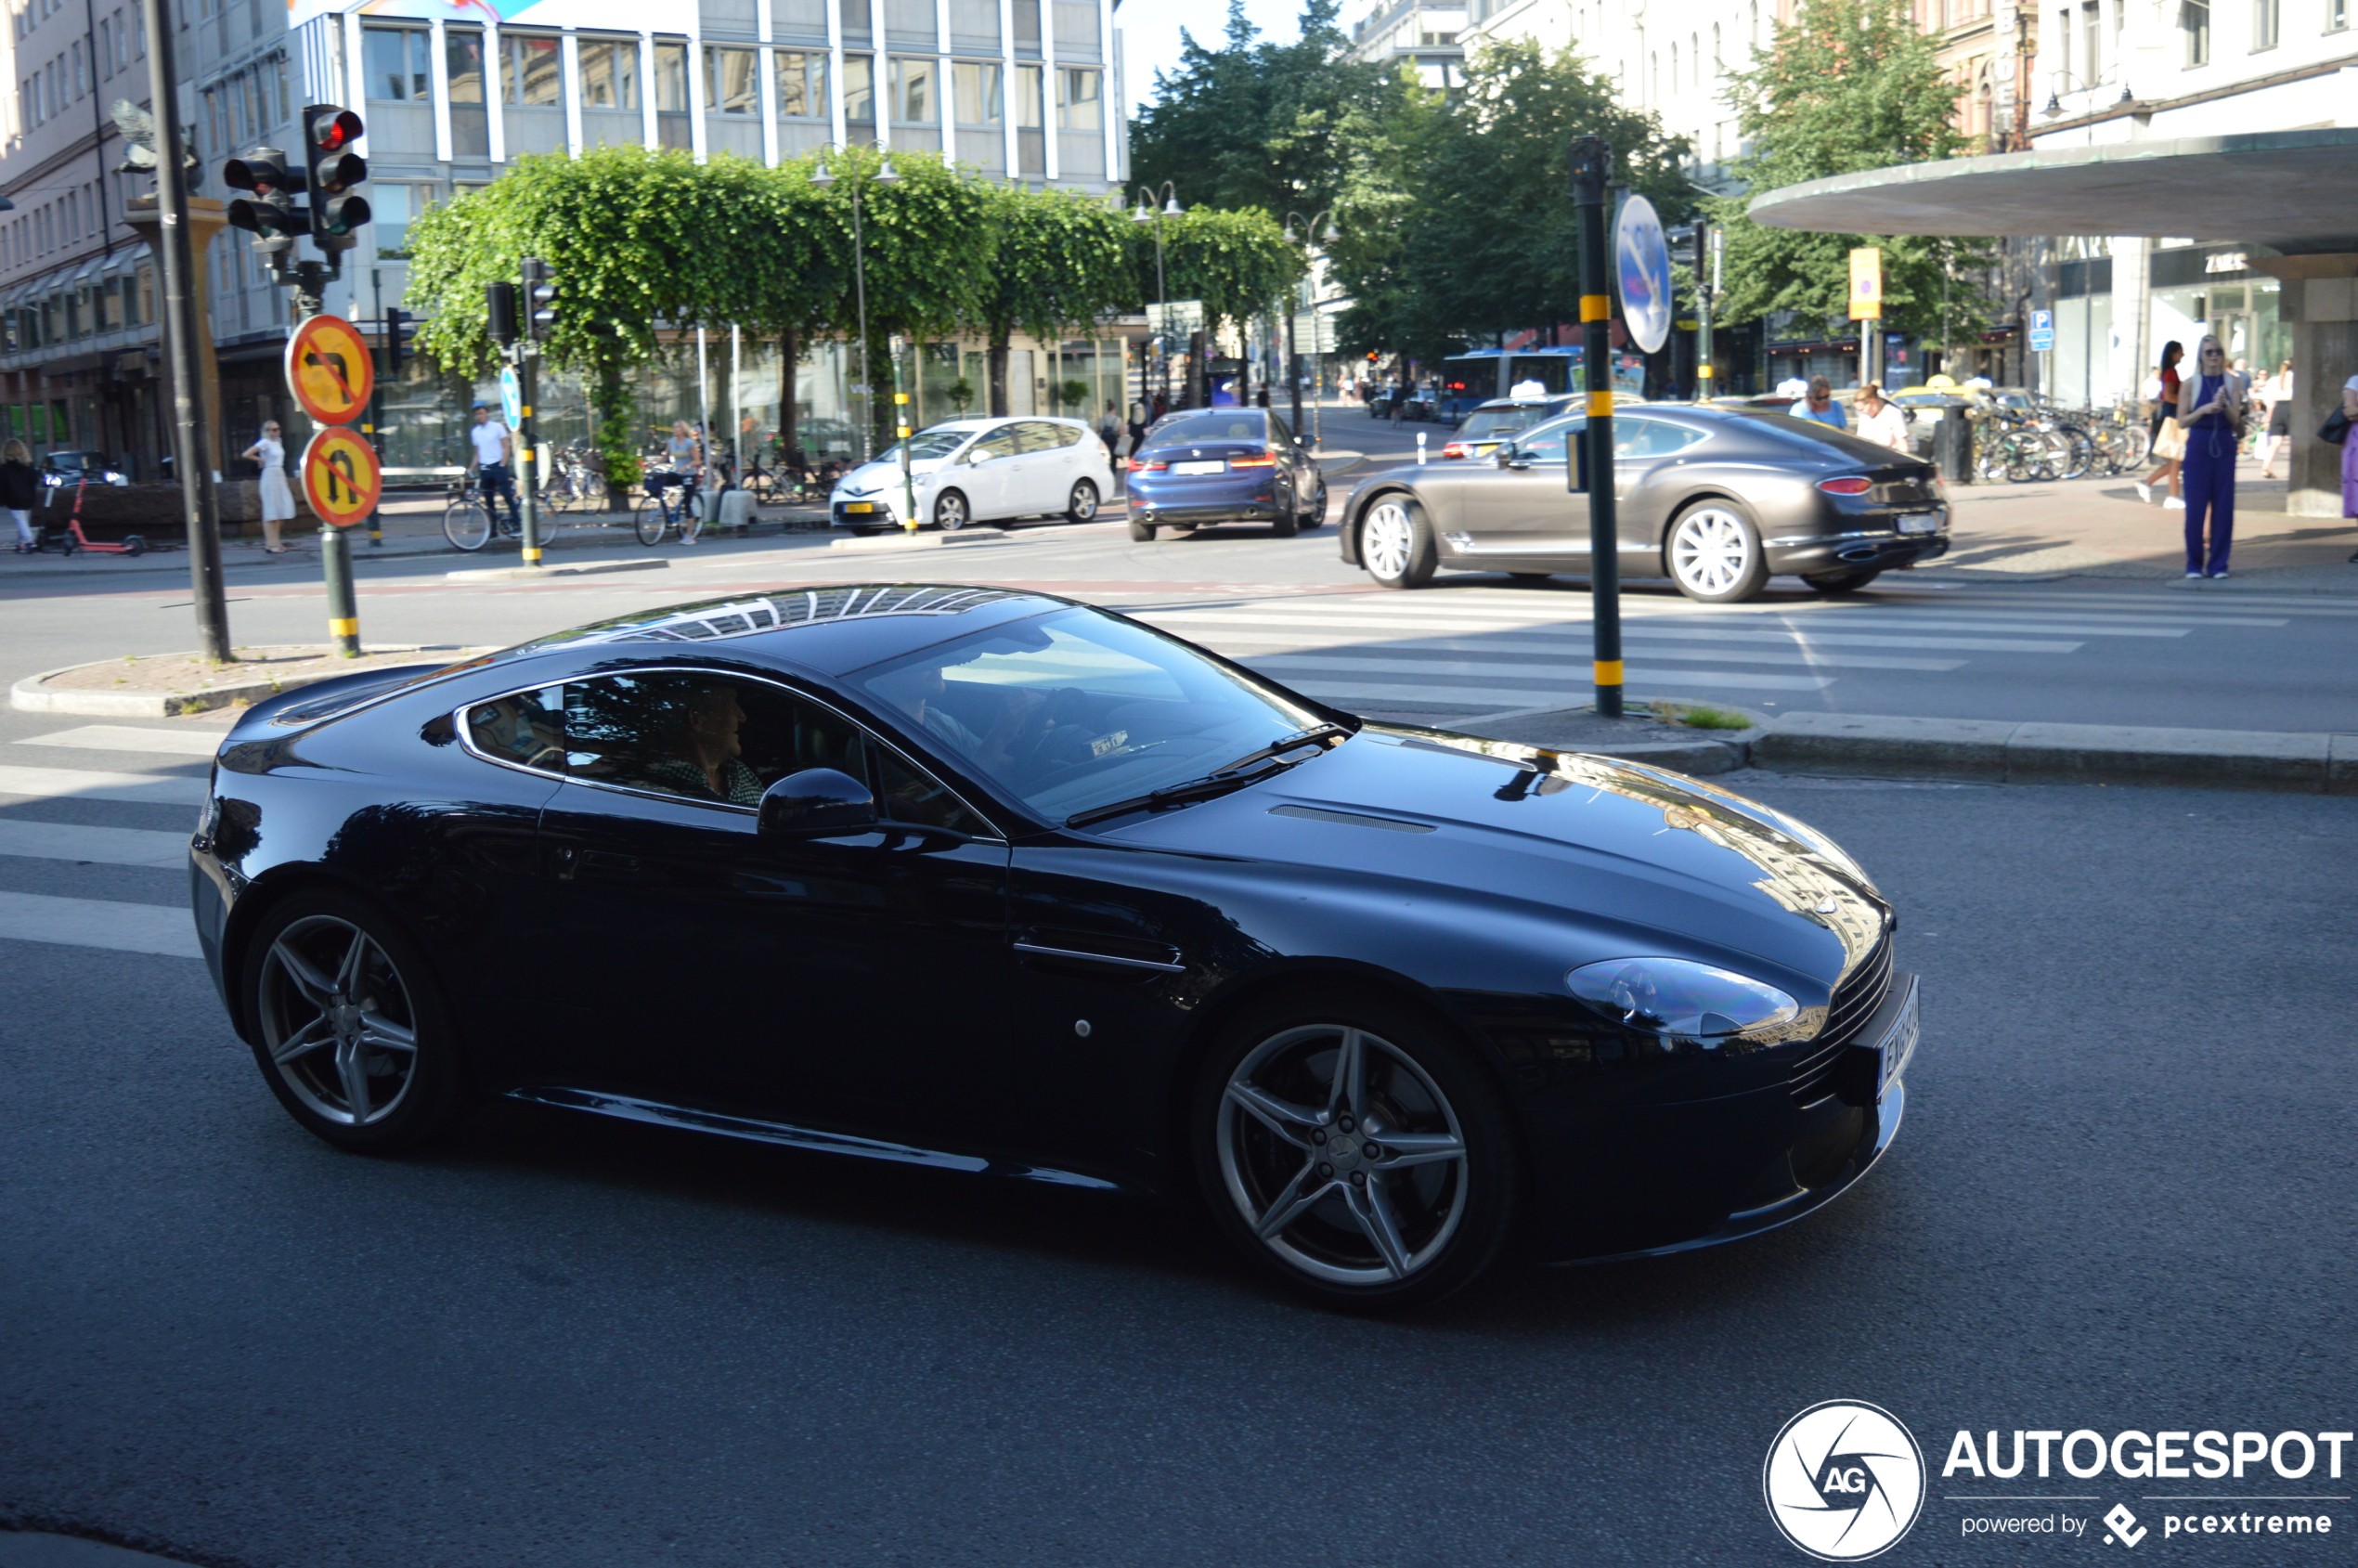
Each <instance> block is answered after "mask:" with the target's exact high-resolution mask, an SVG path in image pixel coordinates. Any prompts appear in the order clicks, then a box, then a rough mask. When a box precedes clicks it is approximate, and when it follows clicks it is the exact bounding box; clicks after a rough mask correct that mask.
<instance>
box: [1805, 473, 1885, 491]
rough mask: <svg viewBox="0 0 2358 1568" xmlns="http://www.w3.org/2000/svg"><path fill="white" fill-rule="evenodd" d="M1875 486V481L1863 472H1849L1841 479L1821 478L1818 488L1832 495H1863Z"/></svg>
mask: <svg viewBox="0 0 2358 1568" xmlns="http://www.w3.org/2000/svg"><path fill="white" fill-rule="evenodd" d="M1874 487H1875V482H1874V481H1873V480H1872V479H1869V478H1867V477H1865V476H1864V475H1862V474H1857V473H1853V474H1849V475H1847V476H1846V477H1844V478H1841V479H1820V480H1819V481H1818V488H1820V490H1823V491H1825V492H1826V494H1828V495H1830V496H1863V495H1865V494H1866V493H1867V492H1868V491H1870V490H1872V489H1873V488H1874Z"/></svg>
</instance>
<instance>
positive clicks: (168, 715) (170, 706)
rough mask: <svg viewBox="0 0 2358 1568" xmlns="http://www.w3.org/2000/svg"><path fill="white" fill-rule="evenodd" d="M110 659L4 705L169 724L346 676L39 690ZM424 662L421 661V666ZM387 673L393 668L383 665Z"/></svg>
mask: <svg viewBox="0 0 2358 1568" xmlns="http://www.w3.org/2000/svg"><path fill="white" fill-rule="evenodd" d="M362 651H363V652H364V653H370V654H449V655H450V662H452V663H454V664H455V663H457V662H458V661H459V660H460V659H463V658H465V657H467V656H468V655H470V654H480V653H488V652H490V650H489V649H487V648H479V647H460V646H457V645H455V644H452V645H448V646H439V645H421V644H417V643H394V644H389V645H384V646H380V647H374V648H368V647H364V648H363V650H362ZM163 656H165V657H167V658H173V657H193V656H194V655H193V654H165V655H163ZM114 662H115V661H114V660H112V659H88V660H84V662H83V663H81V664H70V665H60V666H59V667H57V668H56V669H45V670H43V671H41V672H40V673H39V674H37V675H28V676H26V677H25V678H24V679H23V680H19V681H18V682H17V683H16V684H15V685H14V686H11V687H9V688H8V706H10V707H13V708H15V709H17V710H18V711H19V712H20V713H79V714H83V715H85V716H95V717H100V718H110V719H173V718H177V717H178V716H180V715H182V714H188V713H204V712H208V711H210V710H211V709H214V708H216V707H228V706H231V705H232V704H235V703H250V702H258V701H260V700H261V699H262V698H264V697H270V696H276V695H278V694H279V693H281V692H292V691H295V690H297V689H299V688H301V687H304V686H312V685H317V683H318V682H320V681H322V680H336V679H337V678H339V677H341V676H345V675H349V674H351V673H352V671H350V670H347V669H328V670H320V671H317V673H314V674H309V675H282V676H278V677H275V678H273V679H270V680H248V681H243V682H240V684H238V685H235V686H214V687H209V688H207V689H206V690H204V691H201V692H51V691H45V690H43V689H42V682H44V681H45V680H51V679H53V678H54V677H57V676H59V675H63V674H65V673H66V672H67V671H68V670H74V669H86V668H88V667H90V666H92V665H102V664H112V663H114ZM421 662H424V661H422V660H421ZM387 667H388V668H391V666H387Z"/></svg>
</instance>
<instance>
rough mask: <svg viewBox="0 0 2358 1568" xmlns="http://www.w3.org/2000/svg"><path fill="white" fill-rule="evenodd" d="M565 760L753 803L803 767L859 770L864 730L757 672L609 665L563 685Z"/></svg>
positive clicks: (598, 774) (700, 797)
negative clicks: (636, 670) (753, 675)
mask: <svg viewBox="0 0 2358 1568" xmlns="http://www.w3.org/2000/svg"><path fill="white" fill-rule="evenodd" d="M564 717H565V728H564V735H565V742H564V745H565V764H566V771H567V772H568V773H569V774H570V775H571V776H572V777H574V778H577V779H580V780H583V781H585V782H588V783H592V784H620V785H624V786H627V787H628V788H631V789H644V790H651V791H654V792H655V793H657V794H660V795H674V796H678V797H681V798H682V799H687V800H694V801H698V802H701V803H704V804H708V805H729V806H745V807H754V806H758V805H760V804H761V792H762V791H763V790H765V789H767V788H769V787H770V786H771V784H775V783H777V782H778V781H779V780H780V779H783V778H784V777H785V776H786V775H787V774H789V773H797V772H800V771H802V770H803V769H805V768H836V769H839V770H841V771H844V772H847V773H849V774H850V775H851V776H852V777H854V778H860V777H862V775H863V772H864V770H865V767H866V762H865V758H864V755H863V754H864V751H865V744H864V742H863V741H862V737H861V734H860V732H859V731H858V730H856V729H854V728H853V727H852V726H851V725H850V724H849V723H848V722H847V721H845V720H844V719H839V718H837V717H836V715H835V714H833V713H831V712H829V711H827V710H826V709H824V708H823V707H820V706H817V705H816V704H814V703H809V702H805V701H804V700H803V699H801V698H800V697H797V696H796V695H795V694H794V693H790V692H786V691H784V690H781V689H780V688H778V687H776V686H772V685H771V684H770V683H769V682H767V681H763V680H745V679H744V678H743V677H739V676H732V675H725V674H721V673H719V672H713V673H706V672H703V671H695V670H679V671H663V672H659V673H651V674H645V675H610V676H606V677H604V678H602V679H600V680H580V681H576V682H574V683H572V684H570V685H568V686H566V687H565V689H564Z"/></svg>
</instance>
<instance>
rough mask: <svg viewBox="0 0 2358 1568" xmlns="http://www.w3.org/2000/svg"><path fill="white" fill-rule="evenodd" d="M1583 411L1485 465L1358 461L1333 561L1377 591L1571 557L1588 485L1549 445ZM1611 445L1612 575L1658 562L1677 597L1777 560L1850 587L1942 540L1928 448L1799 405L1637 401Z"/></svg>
mask: <svg viewBox="0 0 2358 1568" xmlns="http://www.w3.org/2000/svg"><path fill="white" fill-rule="evenodd" d="M1586 426H1587V416H1586V415H1585V414H1583V415H1575V416H1571V417H1567V418H1564V419H1559V420H1554V421H1549V422H1548V423H1546V424H1541V425H1535V426H1533V427H1532V428H1531V429H1529V430H1526V431H1522V432H1520V433H1518V434H1516V435H1515V437H1514V438H1513V440H1512V442H1511V443H1509V445H1506V446H1502V447H1499V448H1498V450H1497V451H1496V453H1494V454H1493V455H1492V457H1491V459H1490V460H1489V461H1487V462H1465V463H1446V464H1428V465H1426V466H1423V467H1418V466H1414V465H1411V466H1408V467H1405V468H1393V469H1386V470H1382V471H1380V472H1379V473H1376V474H1373V475H1371V476H1370V477H1368V478H1367V479H1366V480H1364V481H1362V482H1361V483H1360V484H1359V486H1357V487H1356V488H1355V489H1354V490H1353V491H1352V493H1351V495H1350V497H1349V498H1348V499H1346V500H1345V501H1344V503H1343V512H1342V558H1343V559H1344V560H1345V561H1348V562H1351V563H1353V564H1357V565H1361V566H1364V567H1365V569H1366V570H1367V575H1368V576H1370V577H1374V578H1375V579H1376V580H1377V581H1378V582H1380V583H1382V584H1384V585H1385V586H1386V587H1389V588H1421V587H1423V586H1424V585H1425V584H1426V583H1427V582H1429V581H1431V580H1432V575H1433V573H1434V572H1435V571H1436V570H1439V569H1441V568H1444V567H1446V568H1448V569H1451V570H1454V571H1472V572H1498V571H1503V572H1509V573H1511V574H1513V575H1514V576H1516V577H1546V576H1548V575H1550V574H1552V573H1557V572H1586V571H1587V566H1588V499H1587V496H1586V495H1585V494H1574V493H1569V492H1568V490H1567V486H1566V483H1565V473H1564V456H1565V449H1566V445H1567V438H1568V437H1570V436H1572V435H1574V434H1577V433H1579V432H1581V431H1582V430H1584V429H1585V428H1586ZM1613 453H1614V463H1613V468H1614V482H1613V483H1614V491H1615V493H1616V494H1617V496H1618V497H1619V498H1620V506H1619V512H1618V518H1619V525H1618V530H1617V531H1618V535H1619V539H1620V546H1621V548H1620V551H1619V557H1620V565H1621V575H1622V576H1623V577H1668V578H1670V580H1671V581H1672V582H1674V583H1676V584H1677V585H1678V590H1679V591H1680V592H1682V593H1684V594H1686V595H1687V596H1688V597H1689V598H1691V599H1699V600H1703V601H1705V602H1707V603H1728V602H1732V601H1736V600H1743V599H1751V598H1754V597H1756V596H1757V595H1758V594H1759V592H1760V590H1762V589H1763V588H1765V587H1766V586H1767V585H1768V582H1769V577H1772V576H1774V575H1776V574H1779V573H1792V574H1794V575H1796V576H1798V577H1800V578H1801V580H1802V581H1804V582H1806V583H1807V584H1808V585H1809V586H1810V587H1812V588H1815V589H1818V590H1820V591H1822V592H1827V593H1847V592H1852V591H1855V590H1859V589H1861V588H1864V587H1865V586H1866V585H1867V584H1868V583H1870V582H1872V581H1873V580H1874V579H1875V577H1877V576H1878V575H1879V574H1880V573H1883V572H1885V571H1888V570H1890V569H1891V568H1893V567H1897V566H1912V565H1914V564H1917V563H1918V562H1921V561H1929V560H1932V559H1933V558H1935V557H1937V556H1938V555H1941V554H1943V553H1944V552H1946V551H1947V550H1948V549H1949V506H1948V499H1947V495H1946V492H1945V491H1944V490H1943V489H1942V487H1941V484H1940V479H1939V476H1938V474H1937V473H1936V472H1935V470H1934V469H1933V466H1932V465H1931V464H1930V463H1928V462H1925V461H1924V460H1921V459H1919V458H1914V457H1903V456H1901V455H1900V454H1898V453H1896V452H1891V451H1887V450H1885V448H1884V447H1877V446H1873V445H1872V444H1871V443H1868V442H1865V441H1861V440H1859V438H1858V437H1857V436H1854V435H1848V434H1843V433H1842V432H1839V431H1836V430H1833V429H1830V428H1829V427H1827V426H1825V425H1822V424H1818V423H1815V422H1814V421H1808V420H1797V419H1794V418H1793V417H1792V416H1791V415H1788V414H1776V413H1758V412H1748V411H1743V410H1739V409H1732V408H1717V407H1700V406H1693V405H1686V404H1661V403H1657V404H1649V405H1647V406H1646V407H1645V408H1644V409H1643V410H1642V411H1637V410H1633V411H1631V412H1628V413H1622V414H1616V415H1615V416H1614V417H1613ZM1591 482H1592V483H1593V482H1594V481H1593V478H1592V480H1591Z"/></svg>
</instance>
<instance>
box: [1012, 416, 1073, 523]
mask: <svg viewBox="0 0 2358 1568" xmlns="http://www.w3.org/2000/svg"><path fill="white" fill-rule="evenodd" d="M1063 435H1064V432H1063V431H1062V430H1061V429H1059V428H1058V427H1057V426H1056V425H1053V424H1050V423H1049V422H1048V421H1045V420H1023V421H1018V422H1017V425H1016V456H1015V462H1014V469H1013V473H1014V478H1013V479H1012V481H1011V482H1010V485H1009V489H1008V509H1009V512H1011V513H1012V514H1013V515H1015V516H1017V517H1033V516H1037V515H1039V514H1040V513H1042V512H1062V511H1063V510H1064V509H1065V499H1066V497H1067V496H1068V494H1069V482H1068V481H1067V480H1066V478H1065V455H1064V441H1063V439H1062V437H1063Z"/></svg>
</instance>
